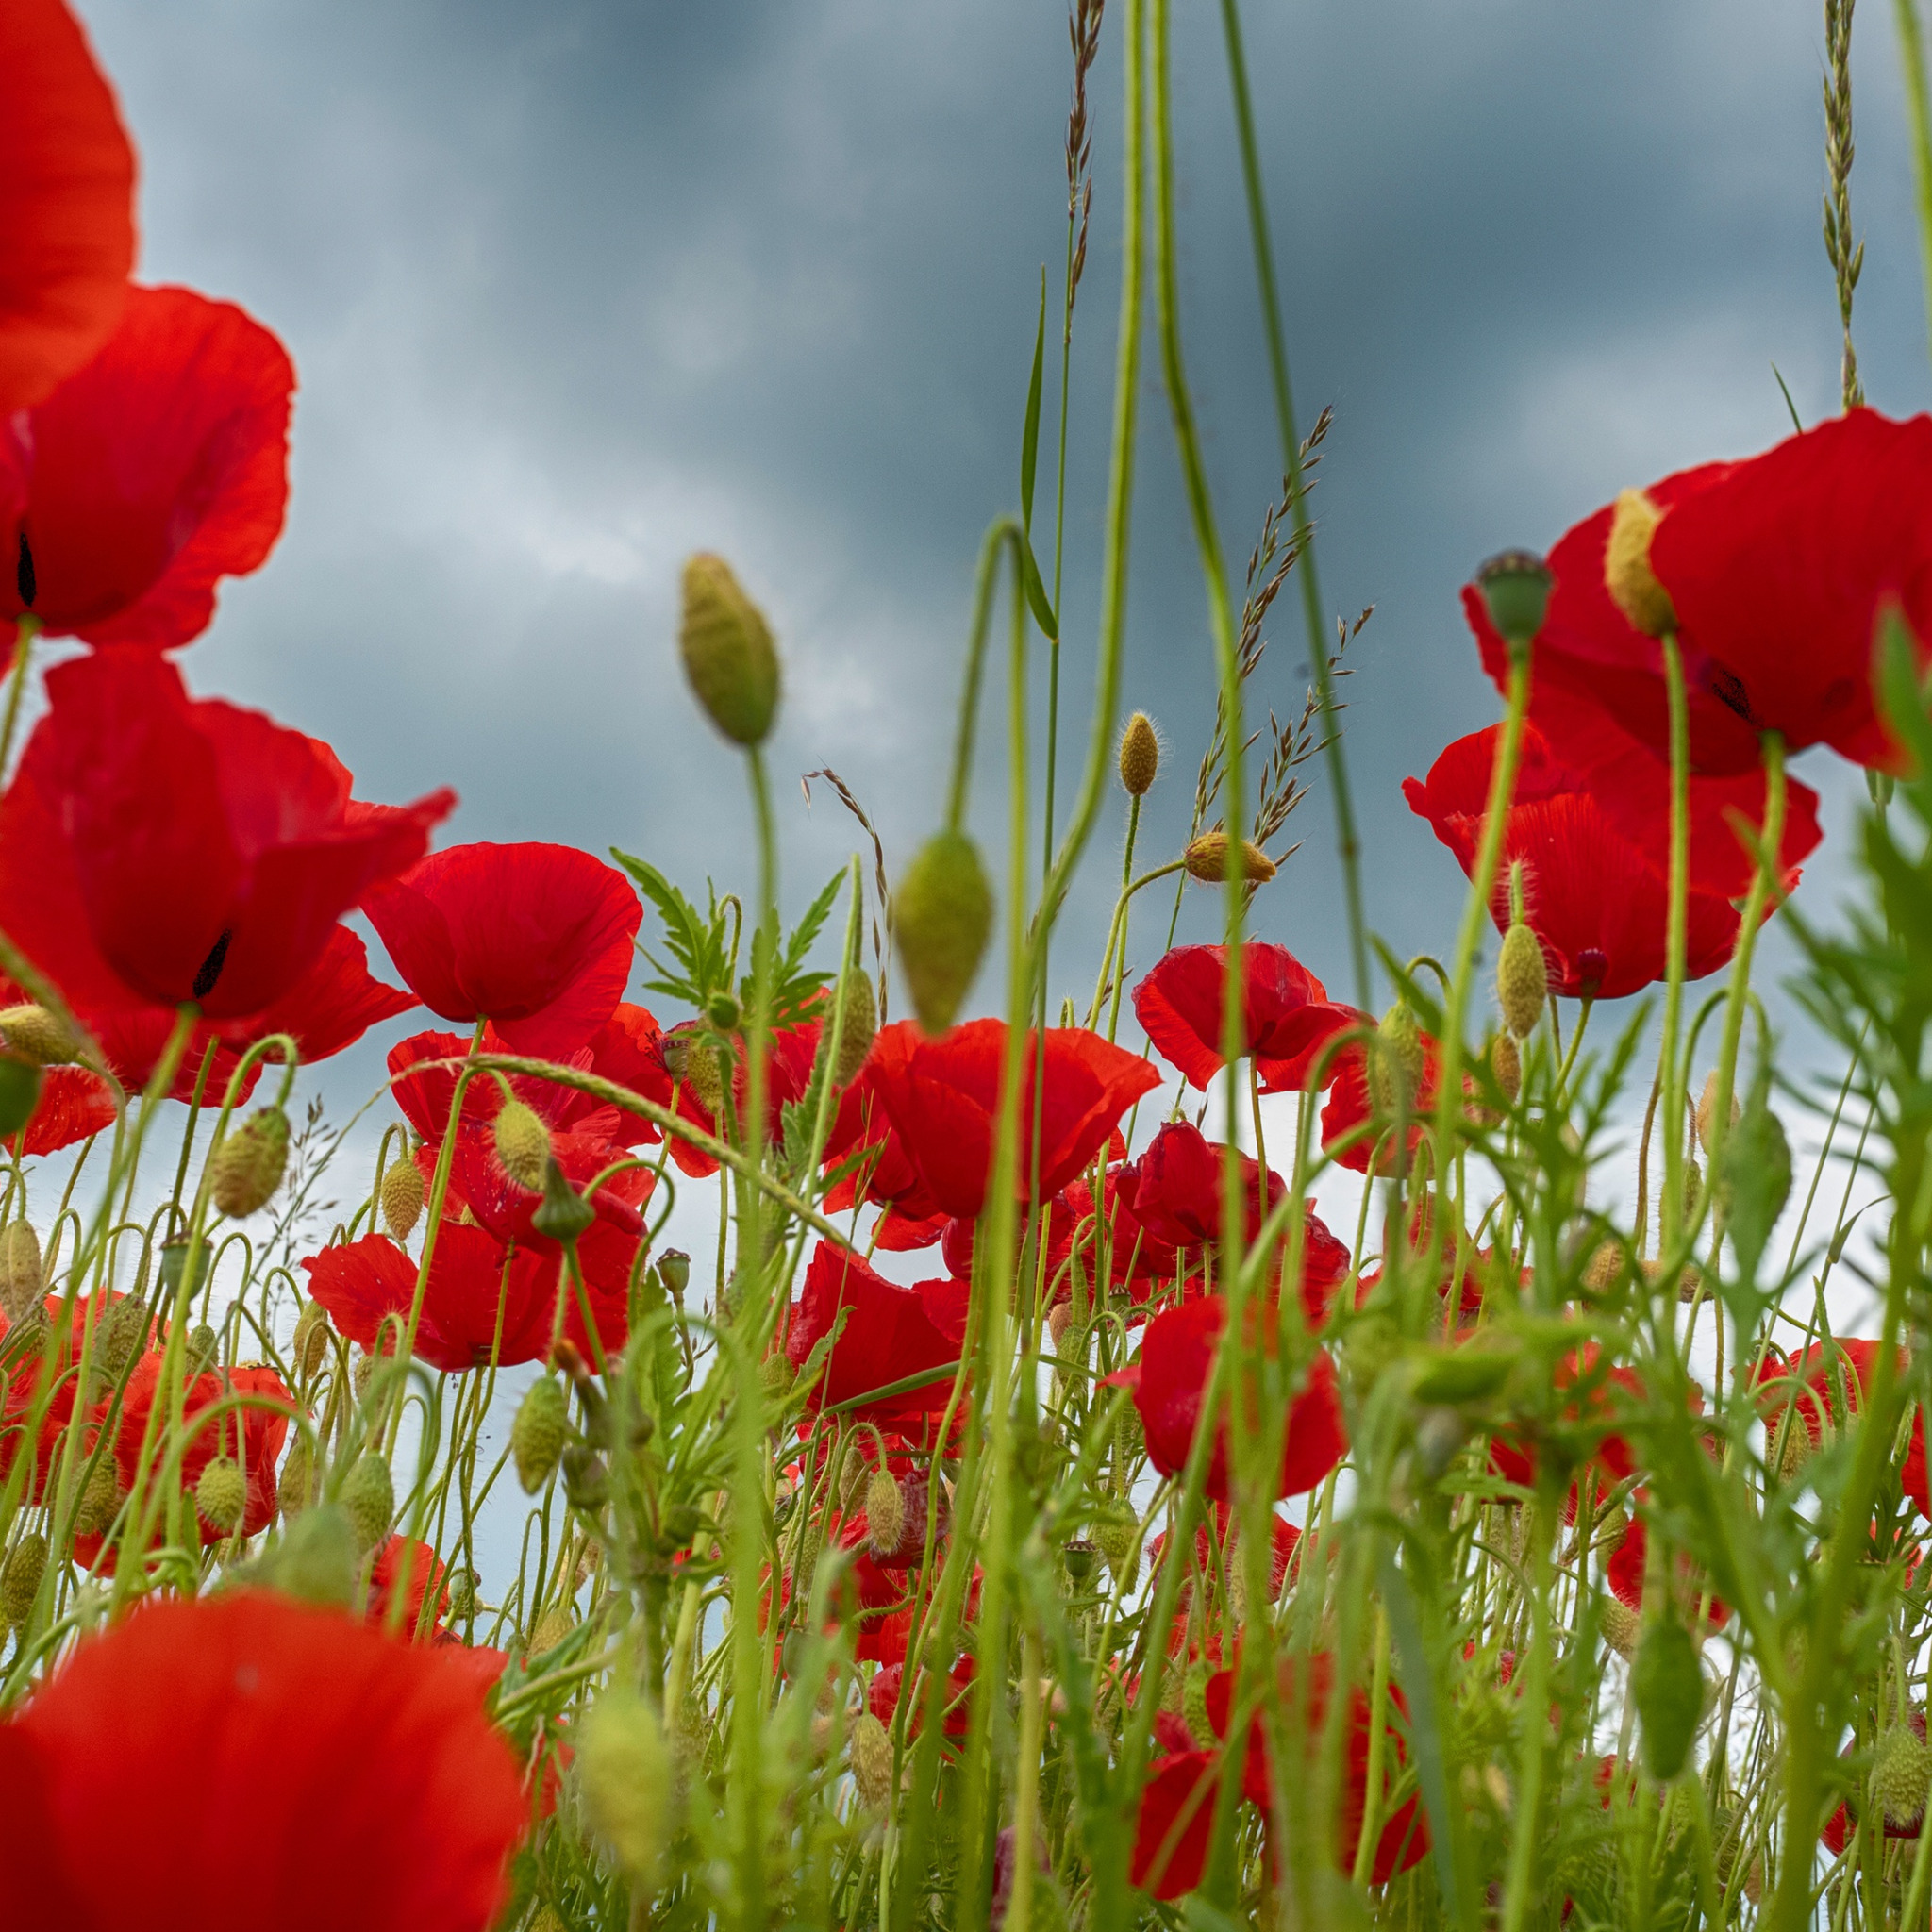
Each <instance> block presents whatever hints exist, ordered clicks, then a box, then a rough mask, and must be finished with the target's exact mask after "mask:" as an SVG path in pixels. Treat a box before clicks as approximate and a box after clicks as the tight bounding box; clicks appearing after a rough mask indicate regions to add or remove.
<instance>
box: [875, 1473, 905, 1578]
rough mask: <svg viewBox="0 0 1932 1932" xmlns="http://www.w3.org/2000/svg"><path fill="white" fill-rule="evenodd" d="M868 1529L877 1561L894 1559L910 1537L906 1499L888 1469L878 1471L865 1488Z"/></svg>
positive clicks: (895, 1478)
mask: <svg viewBox="0 0 1932 1932" xmlns="http://www.w3.org/2000/svg"><path fill="white" fill-rule="evenodd" d="M865 1525H866V1529H867V1532H868V1534H869V1539H870V1541H871V1546H872V1553H873V1555H874V1557H890V1556H891V1554H892V1553H893V1552H894V1551H895V1550H896V1549H897V1548H898V1547H899V1539H900V1538H901V1537H902V1536H903V1535H904V1534H905V1533H906V1499H905V1498H904V1497H903V1496H902V1495H901V1494H900V1493H899V1483H898V1479H897V1477H895V1476H894V1475H893V1474H892V1473H891V1471H890V1470H888V1469H875V1470H874V1471H873V1473H872V1478H871V1480H870V1481H869V1482H868V1483H867V1484H866V1486H865Z"/></svg>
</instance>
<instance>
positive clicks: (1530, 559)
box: [1475, 550, 1556, 644]
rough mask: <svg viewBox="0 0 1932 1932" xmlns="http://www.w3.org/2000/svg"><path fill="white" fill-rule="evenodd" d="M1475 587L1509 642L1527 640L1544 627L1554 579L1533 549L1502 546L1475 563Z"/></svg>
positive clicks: (1491, 619) (1492, 622)
mask: <svg viewBox="0 0 1932 1932" xmlns="http://www.w3.org/2000/svg"><path fill="white" fill-rule="evenodd" d="M1475 581H1476V588H1477V589H1478V590H1479V591H1482V593H1483V602H1484V603H1485V604H1487V605H1488V606H1489V608H1490V622H1491V624H1493V625H1495V626H1496V629H1497V630H1498V631H1499V632H1500V633H1501V634H1502V636H1503V637H1504V638H1505V639H1506V640H1507V641H1508V642H1510V643H1512V644H1526V643H1528V642H1529V641H1530V640H1531V639H1532V638H1534V637H1535V636H1536V634H1537V632H1538V631H1540V630H1541V628H1542V627H1543V614H1544V612H1545V611H1547V610H1548V609H1549V608H1550V590H1551V587H1552V586H1553V585H1554V584H1555V582H1556V579H1555V578H1554V577H1553V576H1552V575H1550V567H1549V565H1548V564H1546V563H1545V562H1544V561H1543V560H1542V558H1541V557H1539V556H1538V555H1537V554H1536V552H1535V551H1533V550H1504V551H1501V552H1499V553H1498V554H1497V555H1496V556H1494V557H1492V558H1489V560H1488V561H1487V562H1485V563H1483V564H1481V565H1479V566H1478V567H1477V570H1476V574H1475Z"/></svg>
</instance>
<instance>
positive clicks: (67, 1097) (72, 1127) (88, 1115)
mask: <svg viewBox="0 0 1932 1932" xmlns="http://www.w3.org/2000/svg"><path fill="white" fill-rule="evenodd" d="M114 1111H115V1109H114V1096H113V1094H112V1092H111V1091H109V1089H108V1083H107V1082H106V1081H105V1080H103V1079H102V1078H101V1077H100V1075H99V1074H90V1073H89V1072H88V1071H87V1070H86V1068H84V1067H49V1068H48V1069H47V1070H46V1072H45V1073H43V1074H42V1075H41V1096H40V1098H39V1099H38V1100H36V1101H35V1102H34V1110H33V1113H32V1115H31V1116H30V1118H29V1119H28V1121H27V1124H26V1125H25V1127H23V1128H22V1129H21V1130H20V1132H19V1133H18V1134H16V1135H15V1136H14V1138H13V1140H12V1141H9V1142H8V1145H9V1146H11V1147H12V1149H13V1151H14V1153H15V1154H16V1155H18V1156H19V1158H21V1159H23V1160H31V1159H33V1158H36V1157H37V1156H40V1155H44V1154H58V1153H59V1152H60V1150H61V1149H62V1148H63V1147H72V1146H75V1145H76V1144H77V1143H78V1142H80V1141H91V1140H92V1139H93V1137H94V1136H95V1135H96V1134H100V1133H105V1132H106V1131H107V1129H108V1128H109V1127H111V1126H112V1125H113V1124H114Z"/></svg>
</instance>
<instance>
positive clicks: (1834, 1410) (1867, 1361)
mask: <svg viewBox="0 0 1932 1932" xmlns="http://www.w3.org/2000/svg"><path fill="white" fill-rule="evenodd" d="M1880 1346H1881V1344H1880V1343H1879V1342H1877V1341H1872V1340H1869V1339H1862V1340H1861V1339H1858V1338H1856V1337H1855V1338H1850V1339H1840V1338H1837V1337H1834V1338H1833V1339H1832V1340H1831V1341H1815V1342H1813V1343H1812V1344H1811V1345H1810V1347H1808V1348H1807V1349H1806V1350H1805V1351H1804V1352H1803V1353H1802V1354H1801V1355H1797V1356H1792V1357H1785V1356H1782V1355H1780V1354H1778V1353H1777V1352H1775V1351H1774V1352H1773V1353H1772V1354H1770V1355H1768V1356H1766V1357H1765V1358H1764V1360H1763V1361H1762V1362H1761V1363H1760V1364H1759V1365H1758V1369H1757V1408H1758V1413H1759V1414H1760V1415H1762V1416H1763V1417H1764V1420H1765V1423H1766V1425H1767V1426H1768V1427H1770V1428H1772V1429H1773V1430H1774V1431H1775V1429H1776V1425H1777V1423H1778V1420H1779V1419H1780V1418H1781V1417H1782V1416H1783V1415H1784V1413H1785V1411H1786V1410H1787V1409H1789V1408H1790V1407H1792V1406H1793V1405H1795V1406H1796V1408H1797V1412H1798V1416H1799V1419H1800V1420H1801V1421H1802V1422H1803V1423H1804V1424H1805V1431H1806V1434H1807V1436H1808V1437H1809V1438H1810V1442H1811V1446H1812V1447H1813V1448H1814V1449H1815V1448H1817V1447H1818V1446H1819V1445H1820V1444H1821V1443H1822V1442H1823V1441H1824V1439H1825V1437H1826V1435H1827V1434H1829V1433H1830V1432H1832V1431H1833V1430H1836V1429H1838V1428H1840V1427H1841V1426H1842V1425H1843V1424H1844V1422H1845V1420H1846V1417H1847V1414H1848V1413H1849V1414H1851V1415H1857V1413H1858V1411H1859V1410H1860V1409H1861V1408H1863V1407H1864V1405H1865V1389H1866V1385H1867V1384H1868V1383H1869V1382H1870V1381H1871V1379H1872V1377H1873V1374H1874V1373H1875V1371H1876V1369H1877V1366H1878V1350H1879V1348H1880ZM1903 1359H1904V1357H1903V1355H1901V1357H1900V1360H1901V1361H1903Z"/></svg>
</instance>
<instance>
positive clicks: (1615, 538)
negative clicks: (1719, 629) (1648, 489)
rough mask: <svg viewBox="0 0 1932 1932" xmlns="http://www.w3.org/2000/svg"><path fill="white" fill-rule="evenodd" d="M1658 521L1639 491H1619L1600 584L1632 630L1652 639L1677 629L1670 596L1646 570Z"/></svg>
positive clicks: (1658, 512)
mask: <svg viewBox="0 0 1932 1932" xmlns="http://www.w3.org/2000/svg"><path fill="white" fill-rule="evenodd" d="M1662 522H1663V511H1662V510H1660V509H1658V508H1657V505H1656V504H1654V503H1653V502H1652V501H1651V500H1650V498H1649V497H1648V496H1646V495H1645V494H1644V492H1643V491H1641V490H1625V491H1621V492H1620V493H1619V495H1618V497H1617V507H1616V508H1615V509H1613V510H1612V511H1611V512H1610V536H1609V541H1608V542H1607V544H1606V545H1605V546H1604V583H1605V585H1606V586H1607V589H1608V591H1609V593H1610V601H1611V602H1612V603H1613V604H1615V605H1616V607H1617V608H1618V609H1619V610H1621V611H1622V612H1623V613H1624V616H1625V617H1627V618H1628V619H1629V620H1630V623H1631V625H1633V626H1634V627H1635V628H1636V629H1638V630H1641V632H1643V634H1644V635H1645V636H1646V637H1653V638H1660V637H1662V636H1663V634H1664V633H1665V632H1666V631H1674V630H1675V629H1676V627H1677V611H1676V607H1675V606H1674V604H1673V603H1672V602H1671V593H1670V592H1669V591H1667V590H1665V589H1664V587H1663V586H1662V585H1661V584H1660V583H1658V582H1657V573H1656V572H1655V571H1653V570H1652V569H1651V567H1650V543H1651V539H1652V538H1653V537H1655V536H1656V535H1657V525H1659V524H1660V523H1662Z"/></svg>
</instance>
